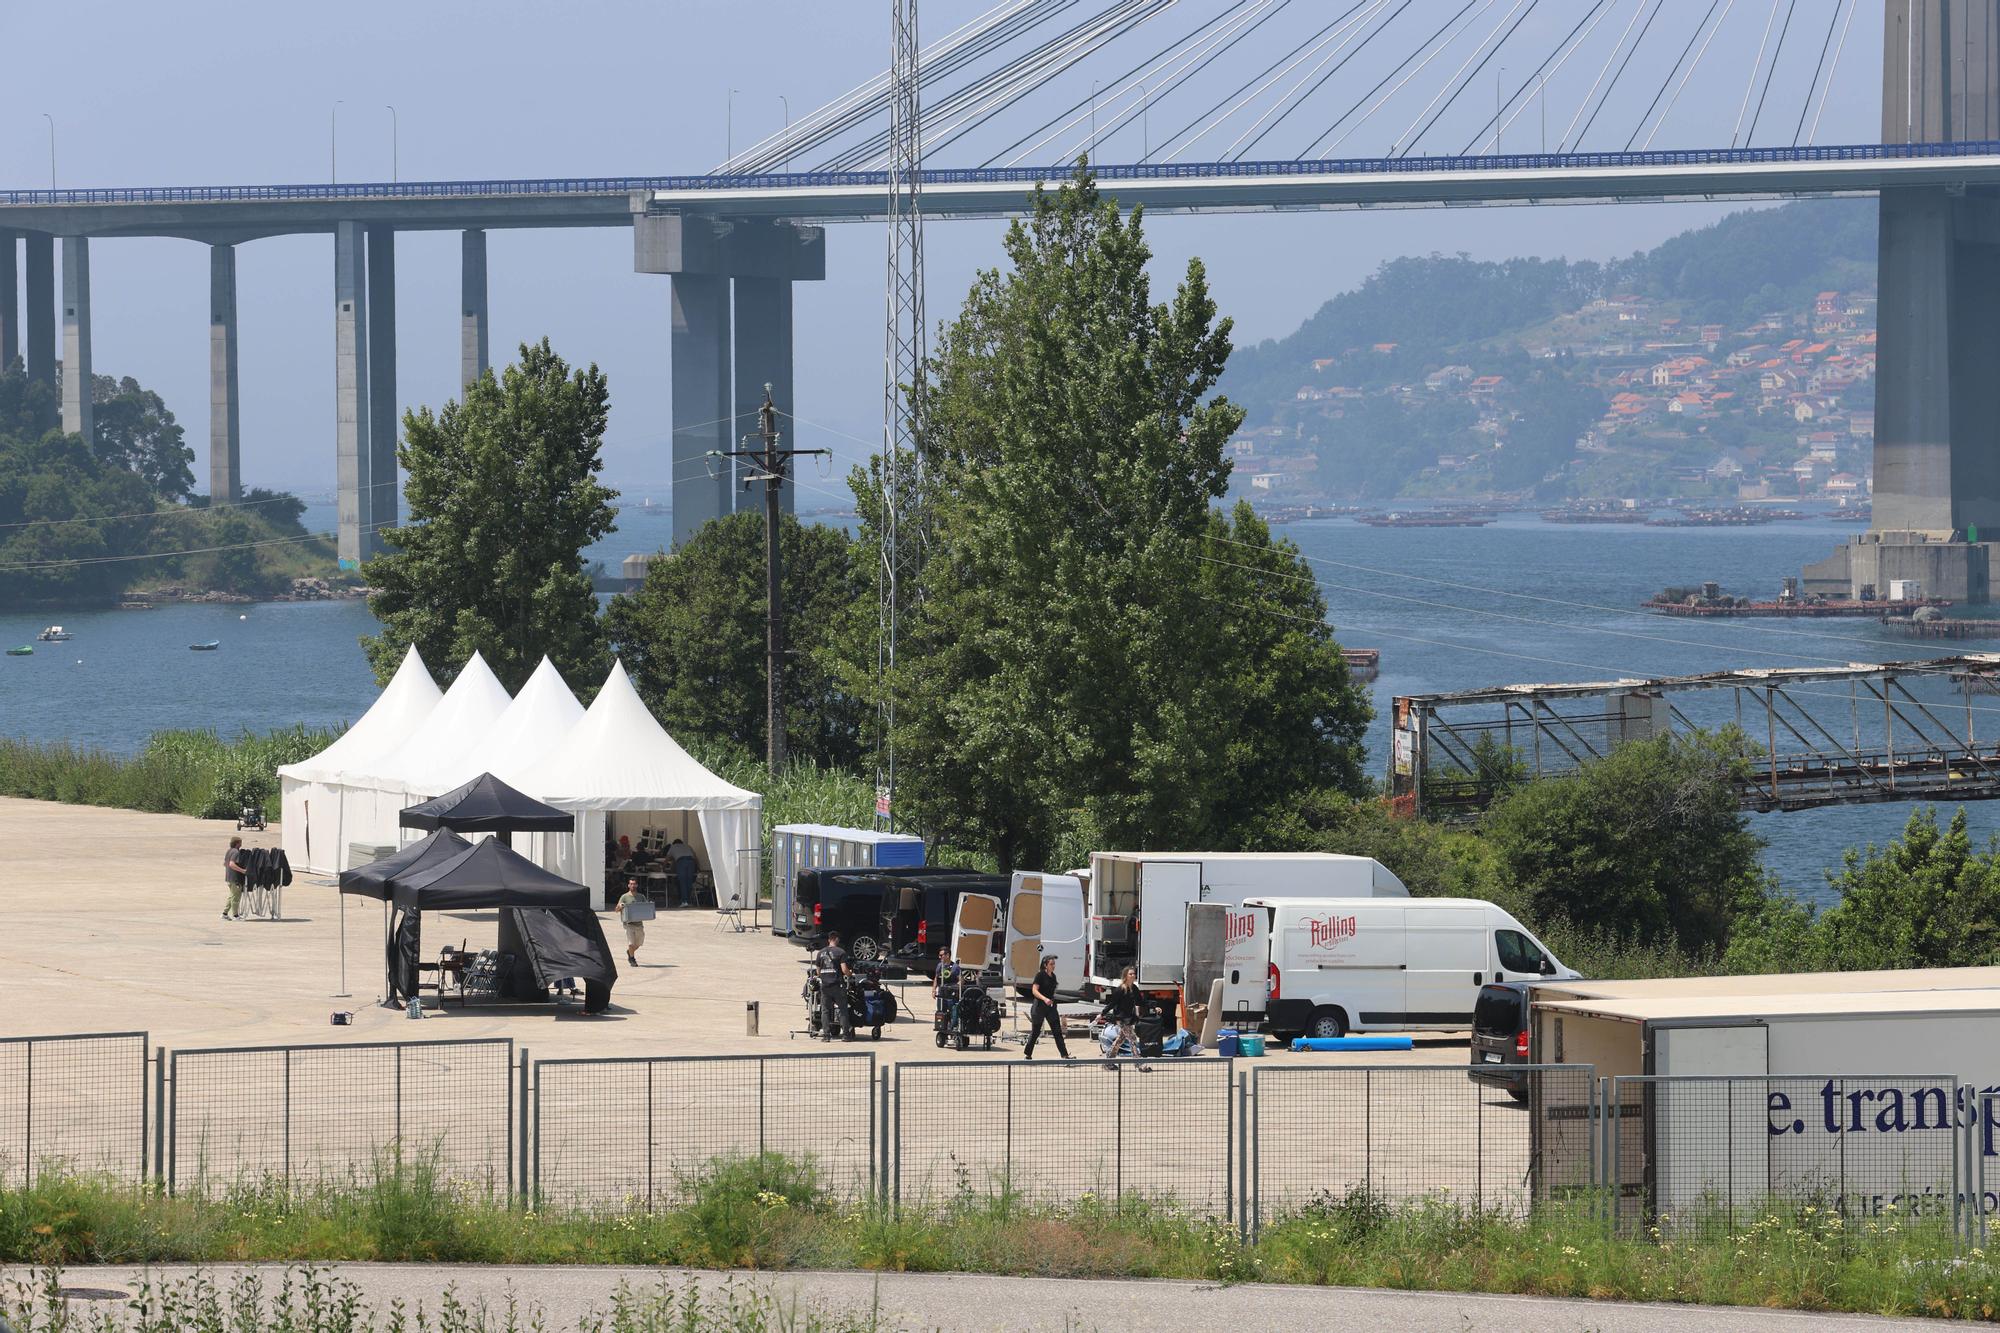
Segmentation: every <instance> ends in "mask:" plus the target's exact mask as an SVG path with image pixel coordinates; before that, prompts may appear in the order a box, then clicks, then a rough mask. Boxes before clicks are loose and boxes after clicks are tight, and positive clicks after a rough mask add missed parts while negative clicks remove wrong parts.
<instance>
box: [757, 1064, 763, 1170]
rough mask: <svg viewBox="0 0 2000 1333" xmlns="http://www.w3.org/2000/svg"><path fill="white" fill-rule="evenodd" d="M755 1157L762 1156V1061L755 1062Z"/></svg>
mask: <svg viewBox="0 0 2000 1333" xmlns="http://www.w3.org/2000/svg"><path fill="white" fill-rule="evenodd" d="M757 1155H758V1156H759V1157H762V1156H763V1155H764V1061H763V1059H762V1058H761V1057H760V1058H759V1059H758V1061H757Z"/></svg>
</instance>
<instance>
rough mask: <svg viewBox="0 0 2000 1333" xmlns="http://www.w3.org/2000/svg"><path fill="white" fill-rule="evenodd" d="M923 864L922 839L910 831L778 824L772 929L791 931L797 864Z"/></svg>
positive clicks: (779, 932) (773, 838)
mask: <svg viewBox="0 0 2000 1333" xmlns="http://www.w3.org/2000/svg"><path fill="white" fill-rule="evenodd" d="M922 864H924V840H923V839H922V838H918V837H915V836H912V835H911V834H908V833H885V832H882V831H881V830H879V829H864V828H838V827H836V826H834V825H831V824H780V825H778V826H777V827H776V828H774V829H772V830H771V933H772V934H774V935H789V934H791V933H792V904H793V900H794V891H795V890H794V886H795V885H796V884H797V883H798V874H799V871H801V870H809V869H816V868H821V867H832V868H835V869H849V868H857V867H870V866H877V867H882V866H920V865H922Z"/></svg>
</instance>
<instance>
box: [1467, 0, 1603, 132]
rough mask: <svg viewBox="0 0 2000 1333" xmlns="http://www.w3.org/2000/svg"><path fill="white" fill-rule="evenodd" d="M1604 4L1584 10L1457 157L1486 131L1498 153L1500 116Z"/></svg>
mask: <svg viewBox="0 0 2000 1333" xmlns="http://www.w3.org/2000/svg"><path fill="white" fill-rule="evenodd" d="M1605 3H1606V0H1597V3H1596V4H1594V5H1592V6H1591V7H1590V8H1589V9H1588V10H1586V11H1585V12H1584V15H1583V17H1582V18H1580V19H1578V20H1577V21H1576V26H1575V27H1573V28H1571V29H1570V30H1569V31H1568V32H1567V33H1564V34H1563V39H1562V40H1561V41H1560V42H1557V43H1556V48H1555V50H1553V51H1551V52H1549V53H1548V55H1546V56H1544V57H1543V58H1542V63H1541V64H1539V65H1537V66H1535V69H1534V72H1533V73H1532V74H1530V75H1528V77H1527V78H1525V79H1523V80H1521V86H1520V87H1518V88H1516V89H1515V90H1514V91H1513V93H1512V94H1511V95H1509V96H1508V98H1507V101H1506V102H1505V103H1504V104H1503V105H1502V106H1501V107H1500V109H1499V110H1497V111H1495V112H1494V113H1493V114H1492V115H1491V116H1489V117H1487V120H1486V123H1485V124H1484V125H1481V126H1480V127H1479V132H1478V133H1477V134H1474V135H1473V136H1472V137H1471V138H1470V139H1468V140H1466V143H1465V147H1463V148H1461V149H1460V150H1459V152H1458V155H1459V156H1460V157H1464V156H1465V155H1466V154H1468V153H1470V152H1471V151H1472V150H1473V149H1474V148H1475V147H1477V146H1478V144H1479V141H1480V140H1481V139H1484V138H1485V137H1486V131H1487V130H1489V129H1490V130H1492V131H1493V151H1494V153H1495V154H1498V153H1499V151H1500V135H1501V134H1502V133H1503V132H1504V131H1505V129H1506V126H1505V125H1502V124H1501V123H1500V118H1501V116H1503V115H1505V114H1506V111H1507V108H1508V107H1511V106H1513V105H1514V103H1515V102H1516V101H1519V100H1521V94H1522V93H1524V92H1526V91H1527V90H1528V85H1529V84H1532V83H1533V82H1534V81H1535V80H1536V79H1539V78H1541V77H1542V71H1543V70H1545V69H1547V68H1548V67H1549V64H1550V62H1552V61H1553V60H1554V59H1555V58H1556V56H1557V55H1558V54H1559V53H1561V52H1562V50H1563V48H1564V47H1566V46H1568V45H1569V41H1570V38H1572V37H1574V36H1576V35H1577V33H1578V32H1580V31H1582V29H1583V25H1584V24H1585V23H1587V22H1589V21H1590V17H1591V15H1593V14H1595V13H1597V12H1598V10H1600V9H1602V8H1603V7H1604V5H1605ZM1524 104H1525V103H1524ZM1509 123H1511V122H1509Z"/></svg>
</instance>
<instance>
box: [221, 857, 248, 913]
mask: <svg viewBox="0 0 2000 1333" xmlns="http://www.w3.org/2000/svg"><path fill="white" fill-rule="evenodd" d="M243 878H244V866H243V839H242V838H240V837H236V838H231V839H230V840H229V850H228V851H226V852H224V853H223V854H222V883H223V885H224V886H225V887H226V888H227V889H228V890H229V901H228V902H226V903H224V904H223V905H222V919H223V920H224V921H241V920H242V919H243Z"/></svg>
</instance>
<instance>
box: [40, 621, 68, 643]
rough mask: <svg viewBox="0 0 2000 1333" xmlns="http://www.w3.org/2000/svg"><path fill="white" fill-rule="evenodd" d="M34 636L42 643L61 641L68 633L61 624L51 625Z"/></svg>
mask: <svg viewBox="0 0 2000 1333" xmlns="http://www.w3.org/2000/svg"><path fill="white" fill-rule="evenodd" d="M35 637H36V638H37V639H39V640H41V641H42V642H43V643H62V642H65V641H66V640H67V639H68V638H69V637H70V633H69V631H68V630H66V629H64V628H63V627H62V626H61V625H51V626H49V627H48V628H47V629H45V630H43V631H42V632H41V633H40V634H37V635H36V636H35Z"/></svg>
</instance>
